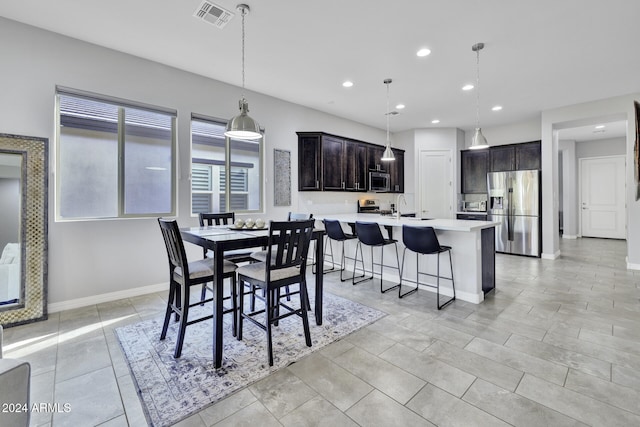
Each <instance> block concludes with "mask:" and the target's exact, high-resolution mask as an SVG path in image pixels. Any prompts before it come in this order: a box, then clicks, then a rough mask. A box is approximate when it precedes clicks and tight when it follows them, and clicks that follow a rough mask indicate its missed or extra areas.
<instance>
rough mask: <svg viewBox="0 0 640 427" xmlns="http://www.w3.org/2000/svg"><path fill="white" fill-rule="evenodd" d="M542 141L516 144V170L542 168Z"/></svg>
mask: <svg viewBox="0 0 640 427" xmlns="http://www.w3.org/2000/svg"><path fill="white" fill-rule="evenodd" d="M541 157H542V156H541V151H540V141H534V142H525V143H524V144H518V145H516V170H530V169H538V170H540V169H541Z"/></svg>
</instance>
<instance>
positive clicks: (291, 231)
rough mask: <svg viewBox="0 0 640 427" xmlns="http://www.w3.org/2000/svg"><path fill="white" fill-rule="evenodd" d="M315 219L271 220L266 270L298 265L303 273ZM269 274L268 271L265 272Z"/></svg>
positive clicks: (302, 273)
mask: <svg viewBox="0 0 640 427" xmlns="http://www.w3.org/2000/svg"><path fill="white" fill-rule="evenodd" d="M314 223H315V221H314V220H313V219H309V220H306V221H271V222H270V224H269V243H270V244H269V246H268V247H267V260H266V265H267V266H269V268H268V271H273V270H279V269H282V268H288V267H300V274H301V275H304V274H305V267H306V265H307V254H308V252H309V242H310V241H311V234H312V233H313V225H314ZM267 274H269V273H267Z"/></svg>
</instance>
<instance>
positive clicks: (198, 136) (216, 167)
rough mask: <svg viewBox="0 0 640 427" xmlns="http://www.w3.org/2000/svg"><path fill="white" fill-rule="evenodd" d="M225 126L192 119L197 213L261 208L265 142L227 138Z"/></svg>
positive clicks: (193, 204)
mask: <svg viewBox="0 0 640 427" xmlns="http://www.w3.org/2000/svg"><path fill="white" fill-rule="evenodd" d="M225 126H226V125H225V124H224V123H222V122H216V121H213V120H209V119H206V118H199V117H194V118H193V119H192V120H191V153H192V154H191V157H192V158H191V212H192V213H194V214H197V213H200V212H260V211H262V167H261V159H262V143H261V141H247V140H235V139H228V138H226V137H225V136H224V131H225ZM227 168H229V174H228V177H229V182H228V183H227Z"/></svg>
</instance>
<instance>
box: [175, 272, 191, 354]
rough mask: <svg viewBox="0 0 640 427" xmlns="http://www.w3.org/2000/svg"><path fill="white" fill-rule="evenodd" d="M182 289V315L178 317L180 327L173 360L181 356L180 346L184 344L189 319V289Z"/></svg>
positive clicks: (184, 286) (185, 287)
mask: <svg viewBox="0 0 640 427" xmlns="http://www.w3.org/2000/svg"><path fill="white" fill-rule="evenodd" d="M182 288H184V291H183V293H184V298H183V301H182V314H181V316H180V326H179V327H178V339H177V342H176V349H175V351H174V353H173V357H174V358H176V359H177V358H179V357H180V355H181V354H182V345H183V344H184V335H185V331H186V330H187V321H188V319H189V299H190V298H189V287H188V286H186V285H184V284H183V285H182Z"/></svg>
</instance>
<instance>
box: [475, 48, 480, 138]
mask: <svg viewBox="0 0 640 427" xmlns="http://www.w3.org/2000/svg"><path fill="white" fill-rule="evenodd" d="M476 128H478V129H479V128H480V48H478V49H476Z"/></svg>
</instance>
